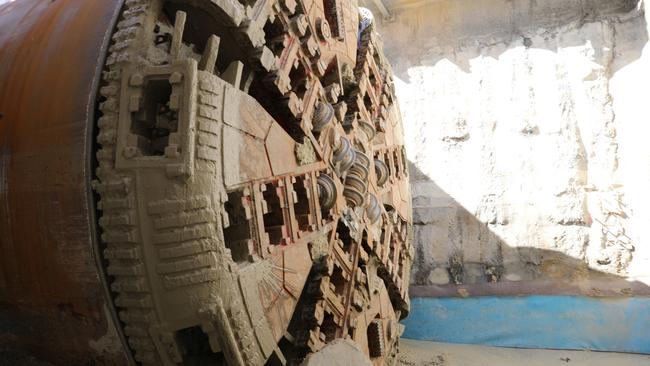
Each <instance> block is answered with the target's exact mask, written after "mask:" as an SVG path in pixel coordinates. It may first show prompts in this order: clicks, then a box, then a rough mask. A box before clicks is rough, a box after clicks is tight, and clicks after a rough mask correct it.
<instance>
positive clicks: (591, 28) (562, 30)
mask: <svg viewBox="0 0 650 366" xmlns="http://www.w3.org/2000/svg"><path fill="white" fill-rule="evenodd" d="M642 1H643V0H579V1H578V0H544V1H538V0H515V1H513V0H485V1H481V2H476V1H470V0H460V1H457V0H451V1H450V0H441V1H437V2H433V3H430V4H424V5H419V6H417V7H409V8H406V9H401V10H398V11H397V15H396V21H394V22H389V23H383V24H380V25H379V26H378V28H379V32H380V33H381V34H382V38H383V39H384V43H385V52H386V54H387V56H388V57H389V59H391V62H392V65H393V71H394V73H395V75H397V76H398V77H399V78H400V79H402V80H409V79H410V75H409V70H410V69H411V68H413V67H419V66H425V67H426V66H433V65H436V64H438V63H439V62H440V61H448V62H450V63H452V64H454V65H455V66H456V67H457V68H458V69H460V70H462V71H463V72H465V73H468V74H469V73H471V72H473V71H476V70H473V65H472V64H473V60H474V59H476V58H481V57H484V58H491V59H494V60H498V59H499V58H501V57H503V56H504V55H505V54H507V53H508V52H509V51H512V49H513V48H516V47H520V48H521V49H525V50H527V52H537V51H550V52H553V53H558V52H560V51H561V50H567V49H568V50H570V49H572V48H578V49H579V48H584V47H587V48H591V49H592V50H591V51H593V55H587V56H592V57H593V59H594V62H596V63H599V64H600V66H602V67H605V68H607V69H608V70H607V71H608V72H610V73H615V72H616V71H618V70H619V69H620V68H622V67H624V66H625V65H626V64H627V63H629V62H633V61H634V60H637V59H638V58H639V57H641V52H642V49H641V48H627V47H625V45H621V44H619V39H625V40H630V39H633V40H635V41H638V43H640V44H645V43H646V42H647V41H648V35H647V32H645V31H644V32H640V30H645V29H646V28H645V27H643V26H638V25H640V23H641V22H643V23H645V19H644V18H643V11H641V10H640V9H641V8H642ZM635 18H636V19H635ZM596 38H598V39H596ZM620 46H623V47H620ZM614 51H617V54H616V55H615V54H614ZM569 53H570V51H569ZM621 54H624V60H622V59H619V60H615V57H619V56H621ZM569 56H570V55H569ZM518 61H519V62H522V66H525V64H526V63H527V62H526V61H527V60H518ZM609 62H611V64H608V63H609Z"/></svg>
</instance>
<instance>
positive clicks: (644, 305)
mask: <svg viewBox="0 0 650 366" xmlns="http://www.w3.org/2000/svg"><path fill="white" fill-rule="evenodd" d="M404 324H405V325H406V332H405V334H404V337H405V338H410V339H419V340H430V341H438V342H449V343H465V344H483V345H491V346H503V347H518V348H547V349H589V350H596V351H612V352H630V353H647V354H650V298H638V297H637V298H624V299H612V298H602V299H601V298H588V297H579V296H528V297H471V298H414V299H413V300H412V304H411V314H410V315H409V317H408V318H407V319H406V320H405V321H404Z"/></svg>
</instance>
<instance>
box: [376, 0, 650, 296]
mask: <svg viewBox="0 0 650 366" xmlns="http://www.w3.org/2000/svg"><path fill="white" fill-rule="evenodd" d="M397 3H399V1H397ZM643 8H644V6H643V4H642V3H640V2H639V1H637V0H633V1H629V0H480V1H476V0H441V1H432V2H425V4H424V5H421V6H417V7H406V8H402V9H397V10H395V11H394V19H393V20H392V21H390V22H388V21H383V22H382V21H378V22H377V28H378V30H379V32H380V34H381V36H382V38H383V40H384V51H385V52H386V54H387V55H388V58H389V59H390V61H391V63H392V64H393V68H394V72H395V76H396V84H397V92H398V97H399V100H400V104H401V110H402V114H403V116H404V121H405V124H406V133H407V143H408V146H407V148H408V157H409V159H410V162H411V163H412V164H411V180H412V183H413V203H414V207H415V224H416V226H415V240H416V248H417V260H416V263H415V265H414V269H413V276H412V282H413V284H415V285H438V286H442V287H444V285H447V286H448V287H450V286H452V285H453V284H482V283H489V282H497V283H517V282H519V283H521V282H520V281H527V282H530V281H538V282H539V281H541V282H543V281H545V280H546V281H548V280H551V281H556V282H557V283H565V284H567V285H569V284H570V285H572V286H574V287H578V288H580V289H581V291H582V292H584V293H587V294H590V292H594V294H598V292H599V291H601V289H600V288H599V286H601V285H598V286H594V285H593V281H600V280H603V279H604V280H608V279H611V280H618V285H616V286H614V289H613V290H614V291H620V292H621V293H624V294H625V293H629V292H630V288H629V287H628V286H627V285H626V283H633V282H634V283H641V284H643V283H646V284H647V283H648V282H647V281H646V280H645V279H644V278H643V277H645V276H648V275H650V113H648V108H650V100H649V95H650V93H649V92H650V90H649V87H648V85H650V74H649V73H650V54H649V52H650V48H648V26H647V24H648V22H647V21H646V17H645V15H644V10H643ZM603 286H604V287H605V288H608V286H607V285H603ZM610 290H611V288H610Z"/></svg>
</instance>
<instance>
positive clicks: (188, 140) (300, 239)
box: [93, 0, 413, 365]
mask: <svg viewBox="0 0 650 366" xmlns="http://www.w3.org/2000/svg"><path fill="white" fill-rule="evenodd" d="M242 3H243V2H241V1H223V2H214V1H208V0H201V1H194V2H192V3H186V2H182V1H163V0H129V1H127V2H126V4H125V6H124V8H123V10H122V12H121V15H120V18H119V21H118V23H117V28H116V29H115V33H114V34H113V36H112V42H111V45H110V48H109V54H108V57H107V59H106V63H105V71H104V79H103V83H102V85H101V88H100V94H99V95H100V98H101V100H100V102H99V107H98V108H99V110H100V111H101V115H100V116H98V117H99V118H98V119H97V126H98V134H97V144H98V145H97V146H96V156H97V159H98V161H99V166H98V167H97V169H96V176H97V179H96V180H95V181H93V188H94V190H95V191H96V192H97V194H98V197H99V201H98V202H97V205H98V208H99V209H100V210H101V211H102V214H101V217H100V218H99V221H98V222H99V224H100V226H101V230H102V235H101V237H102V242H103V244H102V245H103V246H105V249H104V250H103V253H102V257H103V259H104V260H105V263H107V268H106V272H107V274H108V276H109V277H110V282H111V284H110V286H111V290H112V292H113V293H114V294H115V296H114V305H115V307H116V308H117V312H119V317H120V319H121V327H122V329H123V331H124V333H125V334H126V335H127V338H128V344H129V346H130V349H131V350H132V351H133V352H134V358H135V360H136V361H137V362H140V363H142V364H174V363H182V362H185V361H188V362H189V361H191V360H197V359H198V360H204V361H205V360H210V361H214V362H228V363H229V364H231V365H262V364H265V363H268V364H286V363H292V362H297V361H298V360H301V359H303V358H304V357H305V356H307V355H308V354H309V353H312V352H315V351H318V350H319V349H321V348H323V347H324V346H325V345H326V344H327V343H329V342H330V341H332V340H333V339H336V338H346V337H348V338H352V339H353V340H354V341H355V342H357V343H359V344H361V345H362V348H363V349H364V351H365V352H366V353H367V354H368V355H369V356H370V357H371V358H372V360H373V362H374V363H375V364H391V363H392V362H393V361H394V357H395V352H396V349H397V346H398V341H399V337H398V336H399V334H400V333H401V332H400V327H401V326H400V325H399V324H398V320H399V319H400V318H401V317H403V316H406V313H407V312H408V302H409V300H408V294H407V288H408V282H409V278H408V277H409V271H410V264H411V261H412V258H413V248H412V245H411V243H410V240H409V238H410V235H407V237H404V236H403V235H401V233H402V232H404V230H407V231H408V230H410V228H411V223H412V218H411V213H410V193H409V191H408V172H407V162H406V160H405V153H404V147H403V137H402V127H401V121H400V117H399V112H398V110H397V108H396V102H395V97H394V91H393V86H392V79H391V72H390V67H389V66H388V64H387V62H386V60H385V59H384V57H383V54H382V52H381V43H380V42H379V40H378V39H377V38H376V36H375V35H374V33H373V31H372V28H368V29H367V30H365V31H364V32H363V33H362V34H361V35H360V38H361V39H360V40H358V39H357V36H358V34H357V13H356V12H357V10H356V4H355V2H351V1H338V0H331V1H324V2H323V1H310V0H303V1H301V0H297V1H295V0H285V1H279V2H275V1H265V0H258V1H256V2H254V3H253V2H249V3H250V4H252V5H250V6H248V7H245V6H244V5H242ZM216 4H221V5H216ZM317 29H321V30H322V29H329V31H327V32H322V31H321V32H318V31H316V30H317ZM240 46H241V48H240ZM357 47H359V48H358V49H357ZM233 50H238V51H233ZM279 101H281V102H279ZM318 103H326V104H327V105H328V109H330V110H333V111H334V117H335V122H333V123H332V122H330V123H327V124H326V125H324V126H321V125H318V126H316V128H314V127H313V125H312V115H313V113H314V111H315V110H316V109H317V108H316V106H317V105H318ZM330 107H331V108H330ZM359 121H373V122H372V123H373V124H374V126H371V127H372V128H374V129H376V130H377V133H376V134H369V133H367V130H364V127H365V128H366V129H367V126H365V125H363V123H366V124H367V122H362V123H360V122H359ZM360 124H361V126H360ZM357 131H361V132H360V133H357ZM340 141H349V143H350V144H351V145H350V146H349V147H350V148H351V151H358V153H357V154H359V155H360V156H363V157H365V158H366V159H365V160H364V161H365V162H366V163H368V164H365V165H367V168H365V165H364V169H362V170H363V172H366V171H367V173H368V174H359V172H358V170H359V168H356V170H353V169H349V168H350V166H341V164H340V162H339V161H337V159H336V151H337V150H338V148H339V147H340V144H341V142H340ZM366 155H367V156H366ZM373 159H376V160H380V161H386V163H385V164H386V165H387V166H388V167H389V173H390V177H389V178H388V182H387V183H385V184H384V185H383V186H381V187H380V186H379V185H378V184H377V177H376V173H375V170H374V169H375V168H374V166H375V164H370V163H369V162H370V161H371V160H373ZM359 164H360V163H359ZM349 172H353V173H355V174H351V173H350V175H349V176H348V173H349ZM321 175H325V176H327V177H329V178H328V180H331V181H332V182H333V186H332V185H329V186H328V187H327V188H328V189H327V190H326V191H327V192H328V195H329V197H327V200H328V201H332V200H333V201H334V203H333V204H332V207H331V208H330V209H324V208H322V207H321V206H320V203H319V192H322V191H323V190H322V189H321V188H319V185H318V184H319V176H321ZM321 180H322V179H321ZM348 186H349V188H346V187H348ZM332 187H334V188H335V191H336V192H333V191H334V190H333V189H332ZM355 187H356V188H355ZM360 188H363V191H364V192H363V193H364V199H363V201H364V202H361V201H359V202H357V204H356V205H355V206H357V207H350V206H348V203H347V200H346V197H344V192H348V191H350V190H351V189H356V190H358V189H360ZM366 194H371V195H372V197H375V198H376V199H377V200H378V201H381V202H382V203H383V204H376V205H375V203H377V202H376V201H373V200H368V201H372V202H371V203H372V204H373V207H372V210H370V212H373V215H371V216H372V218H368V217H367V213H366V212H368V210H367V207H366V206H367V202H366V199H365V197H366V196H365V195H366ZM377 210H379V211H380V213H377ZM303 290H304V291H303ZM296 314H298V315H296ZM366 318H368V319H366Z"/></svg>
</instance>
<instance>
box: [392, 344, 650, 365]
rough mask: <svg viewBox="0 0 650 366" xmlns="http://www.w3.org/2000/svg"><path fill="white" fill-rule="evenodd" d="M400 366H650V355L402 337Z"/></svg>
mask: <svg viewBox="0 0 650 366" xmlns="http://www.w3.org/2000/svg"><path fill="white" fill-rule="evenodd" d="M397 365H399V366H555V365H563V366H648V365H650V356H647V355H646V356H642V355H630V354H620V353H602V352H589V351H547V350H529V349H510V348H493V347H483V346H466V345H455V344H444V343H435V342H422V341H413V340H408V339H403V340H401V345H400V355H399V362H398V364H397Z"/></svg>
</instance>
